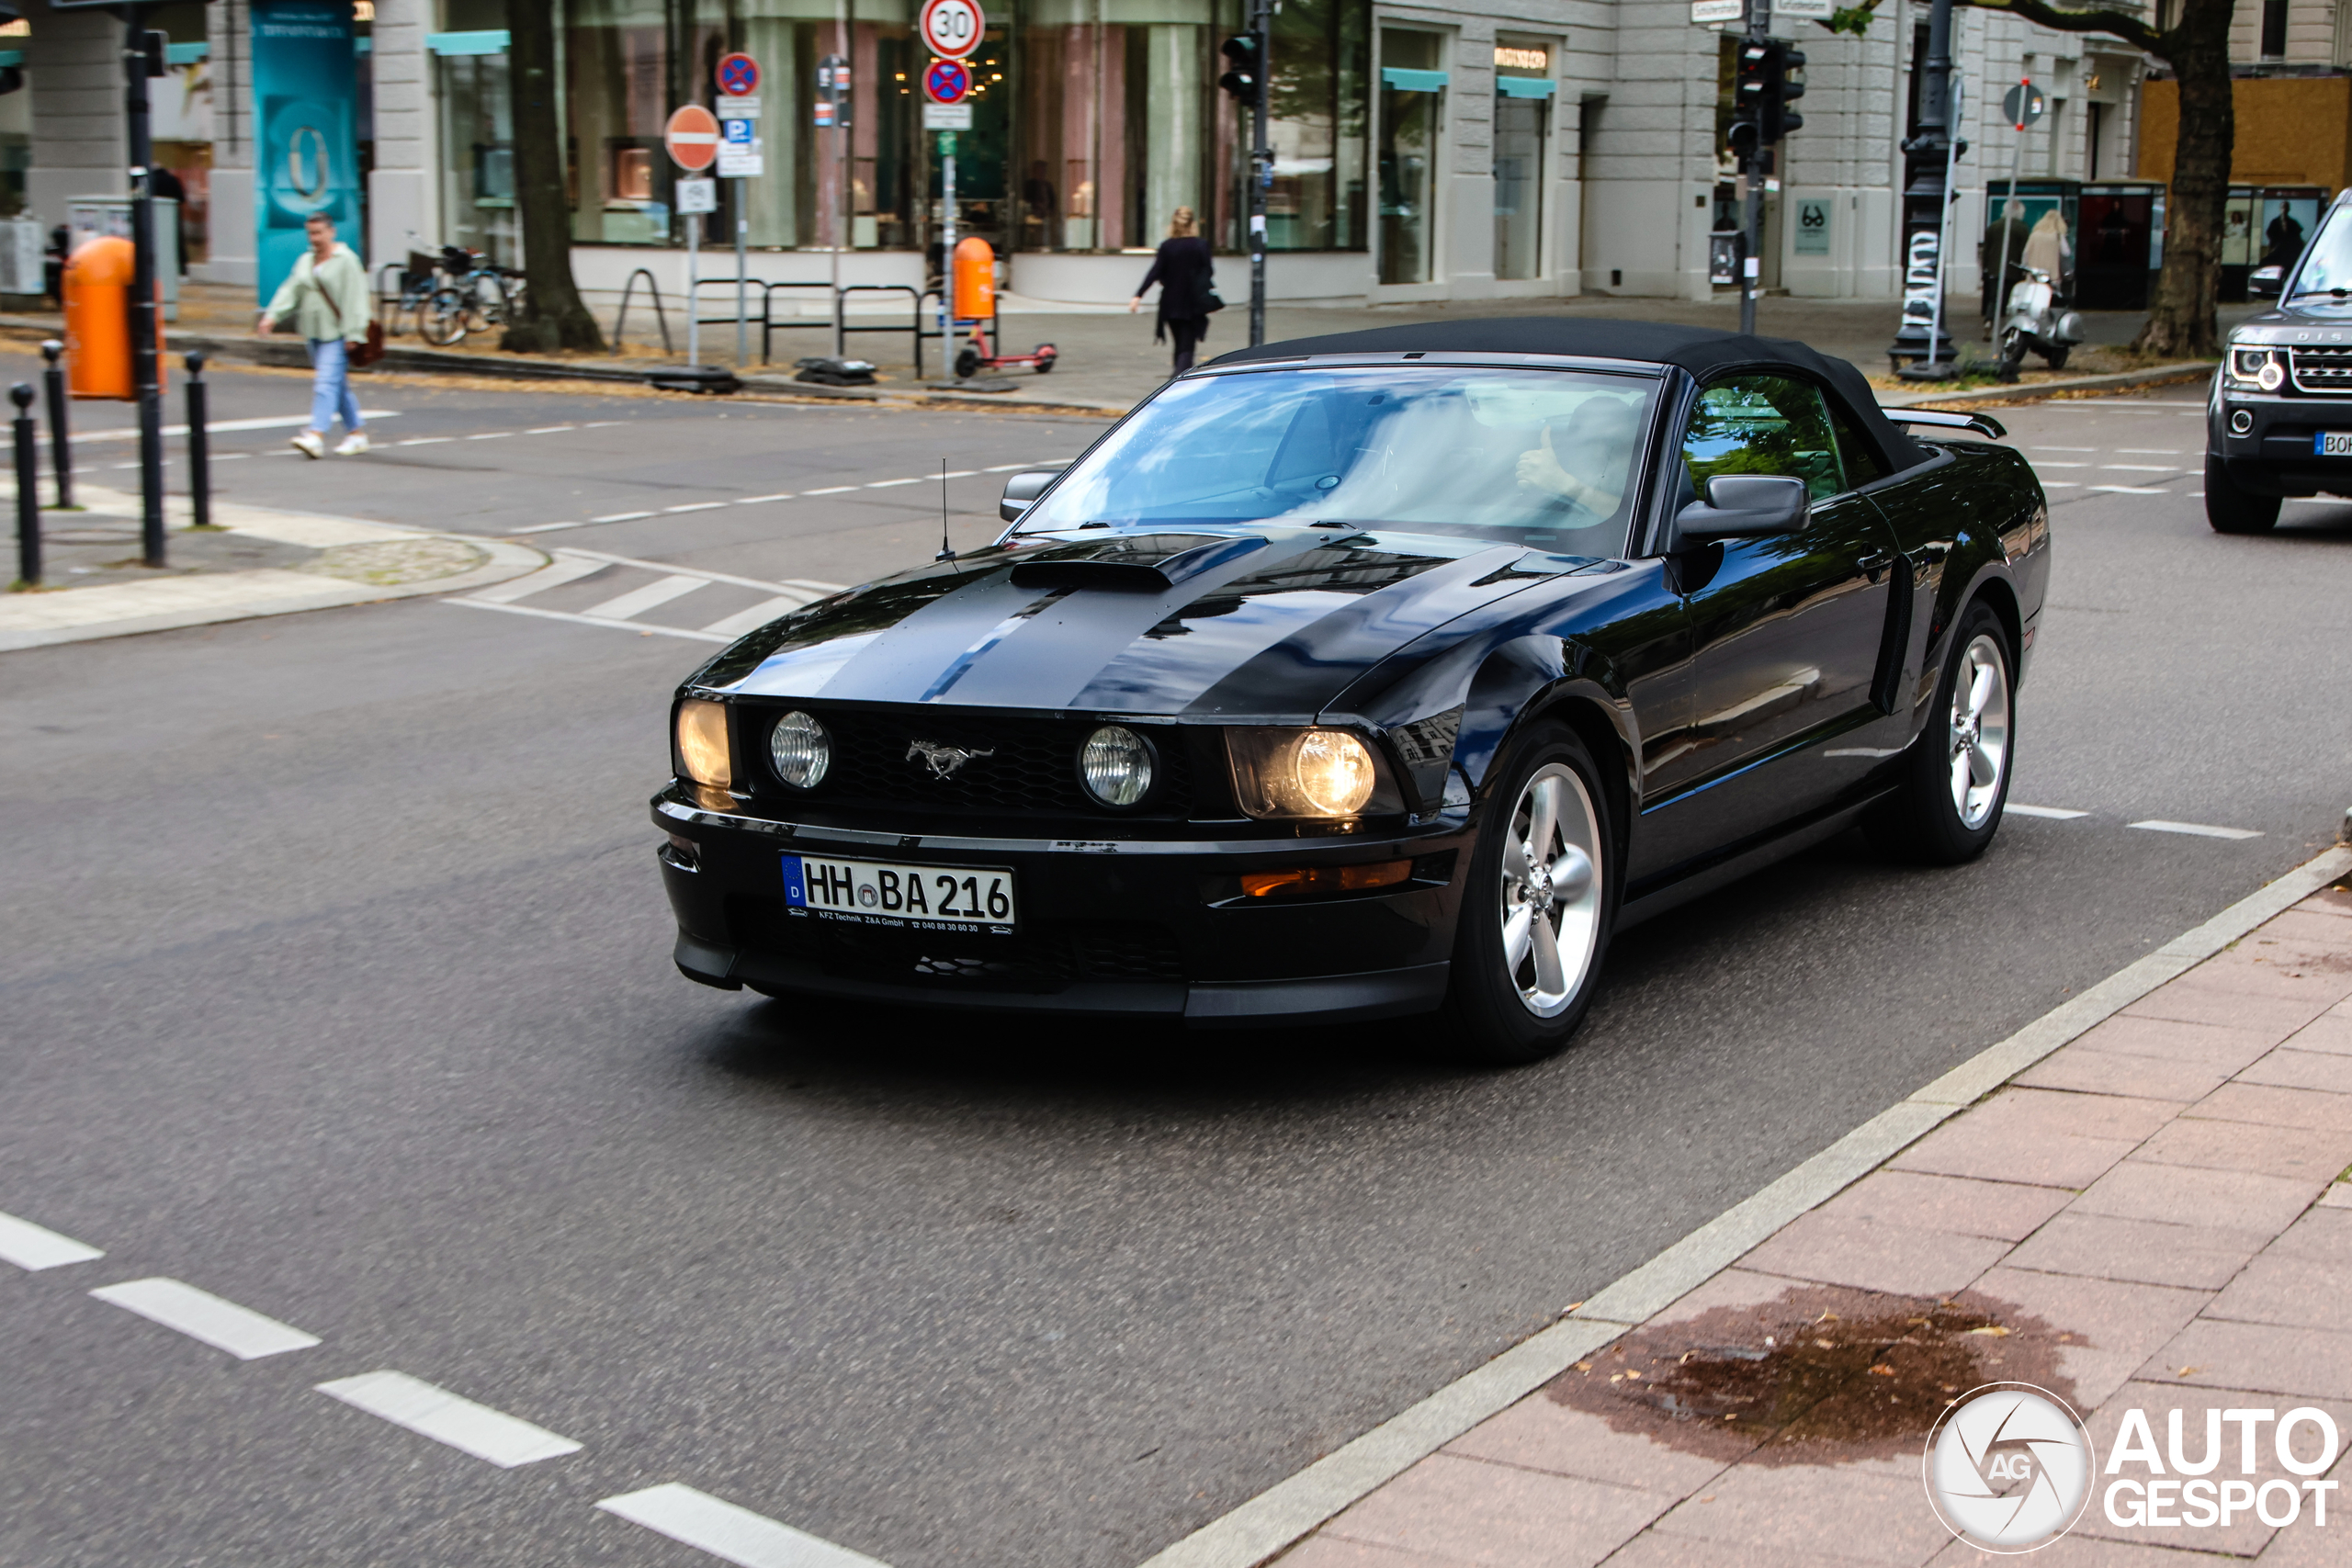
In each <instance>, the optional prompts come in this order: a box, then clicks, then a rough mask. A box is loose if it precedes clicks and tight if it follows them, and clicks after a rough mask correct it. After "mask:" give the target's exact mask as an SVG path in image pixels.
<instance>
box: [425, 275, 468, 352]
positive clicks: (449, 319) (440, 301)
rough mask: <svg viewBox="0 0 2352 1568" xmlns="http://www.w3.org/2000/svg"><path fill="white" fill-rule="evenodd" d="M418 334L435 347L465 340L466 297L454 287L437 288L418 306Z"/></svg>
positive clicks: (442, 346) (445, 346)
mask: <svg viewBox="0 0 2352 1568" xmlns="http://www.w3.org/2000/svg"><path fill="white" fill-rule="evenodd" d="M416 335H417V336H419V337H421V338H423V339H424V341H425V342H427V343H429V344H432V345H433V346H434V347H435V348H447V347H449V346H450V345H451V344H456V343H459V342H462V341H464V338H465V335H466V301H465V297H464V296H463V295H461V294H459V293H458V291H457V290H456V289H454V288H436V289H435V290H434V291H433V294H432V296H431V297H430V298H428V299H426V300H425V301H424V304H422V305H419V306H418V307H417V308H416Z"/></svg>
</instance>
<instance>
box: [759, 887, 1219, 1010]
mask: <svg viewBox="0 0 2352 1568" xmlns="http://www.w3.org/2000/svg"><path fill="white" fill-rule="evenodd" d="M727 923H728V926H729V930H730V931H731V932H732V933H733V936H734V939H735V941H736V942H737V943H738V944H739V945H741V946H742V947H746V948H749V949H751V950H752V952H754V953H772V954H775V955H777V956H781V957H787V958H801V959H807V960H809V961H811V962H813V963H815V964H818V965H820V967H822V968H823V969H824V971H825V972H826V973H827V974H829V975H847V976H857V977H860V978H864V979H871V980H884V981H890V982H894V983H898V984H912V985H926V984H927V985H933V986H978V987H984V988H988V989H994V990H1013V991H1058V990H1060V989H1061V988H1062V987H1065V986H1068V985H1069V983H1070V982H1072V981H1073V980H1161V981H1172V982H1177V983H1180V984H1181V983H1182V981H1183V980H1184V978H1185V972H1184V954H1183V950H1182V948H1181V947H1179V946H1178V945H1177V942H1176V938H1175V935H1174V933H1173V932H1171V931H1169V930H1168V929H1167V928H1166V927H1165V926H1159V925H1152V924H1148V923H1146V922H1144V921H1140V920H1136V921H1077V920H1041V921H1038V922H1036V923H1035V924H1034V925H1032V926H1030V927H1029V928H1028V929H1026V930H1024V931H1022V932H1021V934H1020V935H1018V936H1013V937H995V936H987V935H983V934H977V933H976V934H973V935H969V936H966V935H961V934H958V933H956V932H948V931H889V930H886V929H882V928H878V927H873V926H859V925H853V924H850V923H848V922H846V921H833V920H820V919H815V918H814V917H811V916H800V917H795V916H792V915H790V914H787V913H786V911H785V907H784V900H782V899H781V898H762V897H753V896H751V895H746V894H737V895H733V896H731V897H729V898H728V900H727Z"/></svg>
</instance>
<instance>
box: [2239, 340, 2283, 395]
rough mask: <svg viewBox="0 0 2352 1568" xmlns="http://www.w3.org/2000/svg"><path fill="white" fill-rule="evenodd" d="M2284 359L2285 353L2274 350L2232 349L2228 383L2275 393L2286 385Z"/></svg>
mask: <svg viewBox="0 0 2352 1568" xmlns="http://www.w3.org/2000/svg"><path fill="white" fill-rule="evenodd" d="M2286 359H2287V356H2286V355H2285V353H2284V352H2283V351H2281V350H2278V349H2275V348H2233V349H2231V350H2230V370H2229V380H2230V383H2231V384H2232V385H2233V386H2238V387H2259V388H2261V389H2263V390H2264V391H2266V392H2275V391H2277V390H2278V389H2279V388H2280V387H2281V386H2284V385H2285V384H2286V380H2287V365H2286Z"/></svg>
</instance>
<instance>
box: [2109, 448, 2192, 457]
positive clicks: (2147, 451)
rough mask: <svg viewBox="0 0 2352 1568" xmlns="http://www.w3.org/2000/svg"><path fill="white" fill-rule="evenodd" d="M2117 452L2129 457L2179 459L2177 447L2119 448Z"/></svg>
mask: <svg viewBox="0 0 2352 1568" xmlns="http://www.w3.org/2000/svg"><path fill="white" fill-rule="evenodd" d="M2116 451H2118V452H2120V453H2121V454H2122V455H2123V456H2124V457H2179V456H2180V448H2179V447H2177V446H2118V447H2117V448H2116Z"/></svg>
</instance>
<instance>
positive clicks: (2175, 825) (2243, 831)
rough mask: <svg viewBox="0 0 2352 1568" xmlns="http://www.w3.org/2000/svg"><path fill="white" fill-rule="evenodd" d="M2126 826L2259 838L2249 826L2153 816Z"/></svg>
mask: <svg viewBox="0 0 2352 1568" xmlns="http://www.w3.org/2000/svg"><path fill="white" fill-rule="evenodd" d="M2124 826H2125V827H2127V828H2144V829H2147V830H2148V831H2149V832H2151V833H2188V834H2191V835H2194V836H2195V837H2197V838H2199V839H2259V838H2260V837H2262V835H2261V834H2260V833H2257V832H2256V831H2255V830H2254V829H2251V828H2212V827H2208V826H2207V825H2206V824H2204V823H2202V822H2163V821H2158V820H2155V819H2154V818H2151V819H2149V820H2148V821H2145V822H2127V823H2125V824H2124Z"/></svg>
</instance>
